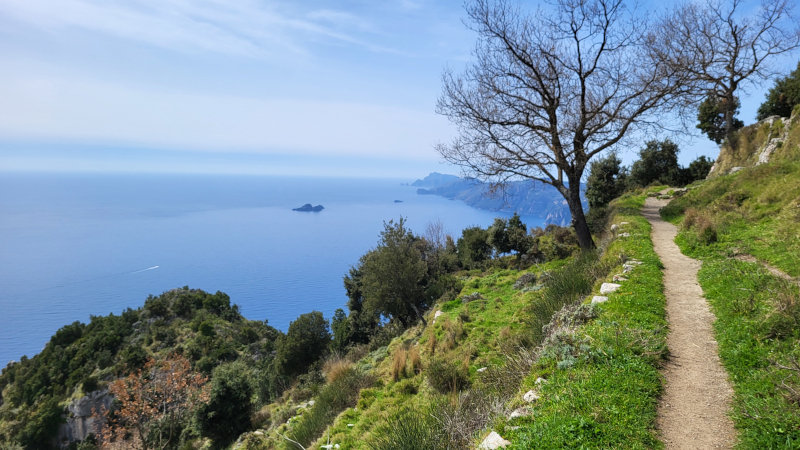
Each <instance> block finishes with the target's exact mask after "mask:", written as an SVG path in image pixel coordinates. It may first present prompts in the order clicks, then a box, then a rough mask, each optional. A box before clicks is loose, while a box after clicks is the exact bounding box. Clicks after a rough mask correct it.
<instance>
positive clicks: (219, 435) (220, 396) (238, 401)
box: [197, 361, 254, 445]
mask: <svg viewBox="0 0 800 450" xmlns="http://www.w3.org/2000/svg"><path fill="white" fill-rule="evenodd" d="M253 393H254V388H253V384H252V383H251V380H250V369H249V368H248V367H247V366H246V365H245V364H244V363H243V362H240V361H237V362H233V363H228V364H222V365H220V366H218V367H217V368H216V369H214V372H213V376H212V378H211V392H210V395H209V399H208V402H207V403H205V404H203V405H201V406H200V408H198V411H197V423H198V425H199V427H200V431H201V433H202V434H203V435H204V436H208V437H210V438H212V439H214V441H216V443H217V444H220V445H227V444H229V443H231V442H233V441H234V440H235V439H236V438H237V437H239V435H240V434H242V433H243V432H245V431H247V429H248V428H249V426H250V414H251V413H252V411H253V404H252V401H251V398H252V396H253Z"/></svg>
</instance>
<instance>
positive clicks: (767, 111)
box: [756, 62, 800, 120]
mask: <svg viewBox="0 0 800 450" xmlns="http://www.w3.org/2000/svg"><path fill="white" fill-rule="evenodd" d="M798 104H800V62H798V63H797V68H796V69H795V70H793V71H792V72H791V73H790V74H789V75H788V76H787V77H785V78H781V79H779V80H777V81H775V86H773V87H772V88H770V90H769V92H767V98H766V99H765V100H764V103H762V104H761V106H759V107H758V114H756V120H764V119H766V118H767V117H769V116H781V117H790V116H791V114H792V109H793V108H794V107H795V106H796V105H798Z"/></svg>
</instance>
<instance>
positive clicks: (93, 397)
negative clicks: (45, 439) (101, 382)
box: [54, 389, 112, 449]
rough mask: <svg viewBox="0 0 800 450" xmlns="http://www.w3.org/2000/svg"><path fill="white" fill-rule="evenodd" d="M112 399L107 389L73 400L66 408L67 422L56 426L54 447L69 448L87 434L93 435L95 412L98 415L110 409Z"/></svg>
mask: <svg viewBox="0 0 800 450" xmlns="http://www.w3.org/2000/svg"><path fill="white" fill-rule="evenodd" d="M111 401H112V397H111V396H110V395H109V394H108V389H103V390H99V391H94V392H92V393H90V394H89V395H86V396H83V397H81V398H79V399H77V400H73V401H72V403H70V404H69V406H68V407H67V411H68V412H69V416H68V417H67V422H66V423H62V424H61V425H59V426H58V437H57V438H56V441H57V442H56V443H54V444H55V445H54V447H56V446H60V447H61V448H62V449H66V448H69V444H70V443H72V442H76V441H83V440H84V439H86V436H87V435H89V433H95V432H96V430H95V429H94V418H93V417H92V416H93V415H94V414H95V412H96V413H98V414H100V413H101V412H102V411H103V410H108V409H110V408H111Z"/></svg>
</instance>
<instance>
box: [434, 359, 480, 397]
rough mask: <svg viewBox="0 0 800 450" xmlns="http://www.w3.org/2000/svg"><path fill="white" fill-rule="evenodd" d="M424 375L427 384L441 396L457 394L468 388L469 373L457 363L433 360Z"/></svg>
mask: <svg viewBox="0 0 800 450" xmlns="http://www.w3.org/2000/svg"><path fill="white" fill-rule="evenodd" d="M426 374H427V379H428V383H430V385H431V386H432V387H433V388H434V389H436V390H437V391H439V392H440V393H442V394H449V393H453V392H458V391H461V390H463V389H465V388H466V387H468V386H469V373H468V372H467V368H466V367H464V365H463V364H462V363H461V362H459V361H448V360H445V359H442V358H435V359H434V360H433V361H431V363H430V365H429V366H428V370H427V371H426Z"/></svg>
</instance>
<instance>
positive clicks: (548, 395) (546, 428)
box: [505, 195, 666, 449]
mask: <svg viewBox="0 0 800 450" xmlns="http://www.w3.org/2000/svg"><path fill="white" fill-rule="evenodd" d="M643 204H644V196H643V195H638V196H624V197H623V198H621V199H618V200H617V201H616V202H615V203H612V208H613V209H612V215H611V218H612V220H611V222H612V223H617V224H619V223H621V222H628V225H625V226H624V227H622V229H621V232H625V233H628V234H630V236H629V237H623V238H618V239H616V240H614V241H613V242H612V243H611V244H610V245H609V246H608V247H607V248H606V251H605V255H604V256H603V258H602V259H601V263H606V264H611V265H612V266H613V267H612V270H611V271H610V272H609V275H608V276H607V277H605V278H604V279H601V280H599V281H598V282H597V284H600V283H602V282H604V281H611V277H612V276H613V274H615V273H617V270H619V269H621V267H619V256H620V255H623V256H624V258H625V259H628V258H631V259H637V260H639V261H641V262H642V264H641V265H639V266H638V267H637V268H636V269H634V271H633V272H631V273H630V274H629V275H628V274H626V276H627V277H628V278H629V280H628V281H624V282H622V285H623V286H622V288H620V290H618V291H617V292H615V293H613V294H610V295H609V300H608V301H607V302H605V303H602V304H600V305H599V306H598V307H597V310H598V316H597V318H596V319H595V320H594V321H592V322H589V323H588V324H587V325H585V326H584V327H583V328H582V329H580V330H579V331H578V333H577V336H576V339H577V340H579V341H581V342H582V344H580V347H579V351H578V353H579V354H580V357H578V358H576V360H575V363H574V365H572V366H571V367H569V368H568V369H566V370H564V369H559V361H557V359H558V358H553V357H545V358H543V359H542V361H541V362H540V363H539V364H537V366H536V367H535V368H534V370H533V372H532V373H531V375H530V376H529V377H528V378H527V379H526V381H525V383H524V386H523V391H524V390H527V389H526V388H531V387H533V386H534V384H535V380H536V379H537V378H538V377H546V378H547V380H548V382H547V383H546V384H545V385H544V386H543V387H542V388H541V389H540V392H541V400H540V401H539V402H537V404H536V406H535V407H534V409H533V411H534V414H533V415H532V416H531V417H530V418H522V419H517V420H518V422H517V423H514V424H513V425H522V427H521V428H519V429H517V430H510V429H509V427H506V430H505V431H507V435H508V437H509V439H510V440H511V442H513V446H512V447H511V448H542V449H545V448H547V449H553V448H622V447H624V448H661V446H662V444H661V442H660V441H659V440H658V436H657V434H656V432H655V417H656V406H657V399H658V395H659V394H660V393H661V391H662V383H661V378H660V376H659V373H658V369H659V367H660V364H661V362H662V360H663V358H664V357H665V356H666V345H665V339H666V320H665V317H664V307H665V298H664V294H663V285H662V274H661V263H660V261H659V260H658V258H657V256H656V255H655V253H654V251H653V245H652V242H651V240H650V237H649V235H650V225H649V224H648V222H647V221H646V220H645V219H644V217H642V216H641V213H640V209H641V207H642V206H643ZM614 269H615V270H614ZM620 272H621V270H620ZM596 287H597V286H596ZM562 366H563V365H562Z"/></svg>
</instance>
